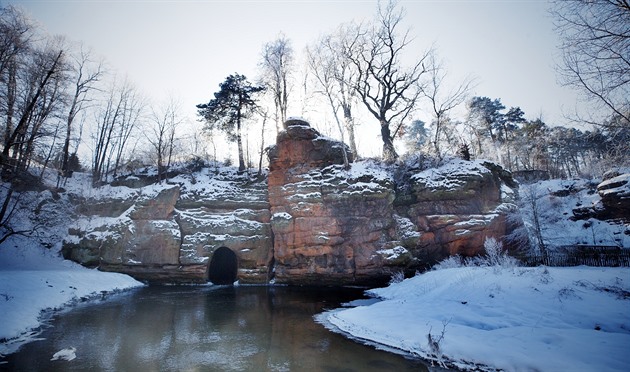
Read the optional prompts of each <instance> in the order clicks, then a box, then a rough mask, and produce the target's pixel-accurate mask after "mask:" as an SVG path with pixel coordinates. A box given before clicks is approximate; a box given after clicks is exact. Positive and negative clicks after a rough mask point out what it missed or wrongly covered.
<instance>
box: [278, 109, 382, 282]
mask: <svg viewBox="0 0 630 372" xmlns="http://www.w3.org/2000/svg"><path fill="white" fill-rule="evenodd" d="M344 146H345V145H344V144H342V143H340V142H338V141H334V140H331V139H328V138H325V137H322V136H321V135H320V134H319V133H318V132H317V131H316V130H315V129H314V128H311V127H310V125H309V124H308V123H306V122H299V121H297V122H294V123H293V124H292V125H289V126H287V127H286V130H285V131H284V132H282V133H281V134H280V135H279V136H278V139H277V142H276V146H275V147H274V148H273V149H272V151H270V152H269V181H268V184H269V202H270V204H271V214H272V218H271V226H272V229H273V233H274V239H275V240H274V258H275V279H276V282H279V283H297V284H314V283H316V284H323V285H326V284H349V283H363V282H367V281H372V280H375V279H383V278H384V277H388V276H389V274H390V272H389V270H388V269H387V267H386V265H384V259H383V256H382V255H381V254H379V253H378V252H377V251H379V250H382V249H384V248H385V247H386V246H387V243H388V242H389V241H391V240H392V239H391V236H390V234H391V233H393V228H394V226H393V220H392V212H393V208H392V202H393V200H394V193H393V190H394V189H393V185H392V182H391V179H389V177H387V176H385V175H383V174H378V172H372V173H370V172H366V173H365V174H361V175H358V176H357V175H354V174H350V173H348V172H346V171H344V170H343V169H342V167H341V164H342V163H343V161H342V159H343V157H342V153H341V151H343V148H344ZM346 151H347V152H349V149H348V148H346ZM349 158H350V159H352V156H349Z"/></svg>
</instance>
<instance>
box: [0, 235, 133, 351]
mask: <svg viewBox="0 0 630 372" xmlns="http://www.w3.org/2000/svg"><path fill="white" fill-rule="evenodd" d="M5 243H9V244H4V245H3V247H2V249H0V314H2V321H0V356H1V355H3V354H8V353H12V352H14V351H15V350H17V348H19V346H20V345H22V344H24V343H25V342H29V341H31V340H33V339H34V338H36V337H37V334H38V331H39V328H40V326H41V321H42V315H43V314H42V312H43V311H44V310H46V309H59V308H61V307H63V306H66V305H70V304H72V303H74V302H75V301H78V300H80V299H82V298H89V297H94V296H102V295H103V294H105V293H106V292H112V291H120V290H123V289H128V288H132V287H137V286H141V285H142V283H140V282H137V281H135V280H134V279H132V278H131V277H129V276H127V275H122V274H116V273H104V272H100V271H97V270H89V269H86V268H84V267H82V266H80V265H78V264H75V263H72V262H70V261H65V260H62V259H61V258H59V256H58V255H57V254H56V253H55V252H54V251H51V250H49V249H46V248H44V247H41V246H38V245H37V244H36V243H34V241H33V240H32V239H28V238H25V237H21V236H16V237H13V238H10V241H7V242H5ZM0 362H1V359H0Z"/></svg>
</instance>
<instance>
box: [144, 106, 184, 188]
mask: <svg viewBox="0 0 630 372" xmlns="http://www.w3.org/2000/svg"><path fill="white" fill-rule="evenodd" d="M180 112H181V105H180V104H179V103H178V102H177V101H175V99H174V98H172V97H171V98H169V100H168V102H167V103H166V105H163V106H161V107H158V108H156V107H154V108H153V109H152V113H151V122H152V125H151V127H150V129H149V132H148V133H147V134H148V136H147V140H148V141H149V143H150V144H151V146H152V147H153V149H154V151H155V155H156V158H157V169H158V180H159V181H160V182H161V181H162V180H167V179H168V169H169V167H170V166H171V160H172V157H173V149H174V146H175V133H176V131H177V128H178V127H179V126H180V125H181V124H182V123H183V118H182V115H181V113H180Z"/></svg>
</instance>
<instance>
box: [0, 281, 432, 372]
mask: <svg viewBox="0 0 630 372" xmlns="http://www.w3.org/2000/svg"><path fill="white" fill-rule="evenodd" d="M360 297H361V291H360V290H349V289H313V288H295V287H264V286H261V287H256V286H240V287H231V286H228V287H223V286H222V287H213V286H208V287H146V288H141V289H138V290H134V291H132V292H131V293H126V294H124V295H117V296H114V297H113V298H109V299H108V300H106V301H102V302H91V303H88V304H83V305H80V306H77V307H75V308H73V309H72V310H69V311H65V312H63V313H61V314H57V315H55V316H54V317H53V318H52V319H51V321H50V324H51V325H52V327H50V328H48V329H46V330H45V331H44V332H43V333H42V334H41V337H42V338H44V340H40V341H35V342H31V343H29V344H26V345H24V346H23V347H22V348H21V349H20V351H19V352H17V353H15V354H12V355H9V356H8V358H7V361H8V364H4V365H0V369H3V370H4V369H9V370H16V371H55V370H58V371H426V370H427V369H426V367H425V366H424V364H422V363H421V362H420V361H417V360H409V359H405V358H404V357H402V356H399V355H395V354H391V353H387V352H384V351H379V350H375V349H374V348H372V347H370V346H365V345H361V344H359V343H356V342H354V341H351V340H348V339H346V338H344V337H343V336H340V335H338V334H335V333H332V332H330V331H328V330H326V329H325V328H324V327H323V326H322V325H320V324H318V323H316V322H315V321H314V320H313V315H315V314H317V313H320V312H322V311H324V310H328V309H333V308H336V307H338V306H339V305H340V304H341V303H343V302H347V301H350V300H354V299H357V298H360ZM401 326H404V325H401ZM69 347H75V348H76V359H74V360H72V361H50V359H51V357H52V355H53V354H54V353H55V352H57V351H59V350H61V349H64V348H69Z"/></svg>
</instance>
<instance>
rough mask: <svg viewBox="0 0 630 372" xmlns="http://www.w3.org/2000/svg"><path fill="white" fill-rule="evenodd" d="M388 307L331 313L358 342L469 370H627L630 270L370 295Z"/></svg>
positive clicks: (448, 273)
mask: <svg viewBox="0 0 630 372" xmlns="http://www.w3.org/2000/svg"><path fill="white" fill-rule="evenodd" d="M370 293H372V294H373V295H375V296H378V297H380V298H381V299H383V301H381V302H377V303H374V304H372V305H369V306H359V307H355V308H350V309H345V310H341V311H333V312H329V313H324V314H323V315H321V316H320V317H319V319H320V321H322V322H323V323H324V324H327V325H328V326H329V327H330V328H331V329H334V330H337V331H340V332H343V333H345V334H348V335H350V336H351V337H354V338H356V339H359V340H364V341H370V342H372V343H376V344H381V345H386V346H388V347H390V348H393V349H397V350H400V351H402V352H404V353H409V354H411V355H414V356H419V357H422V358H426V359H429V360H433V361H434V362H436V363H437V364H443V365H444V364H446V365H450V366H456V367H459V368H463V369H476V368H479V369H482V370H494V369H501V370H506V371H625V370H627V368H628V366H629V365H630V354H629V353H628V350H630V269H629V268H589V267H577V268H547V267H537V268H502V267H463V268H450V269H442V270H436V271H430V272H427V273H425V274H421V275H417V276H415V277H414V278H411V279H407V280H405V281H403V282H401V283H397V284H392V285H390V286H389V287H387V288H381V289H375V290H372V291H370Z"/></svg>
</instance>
